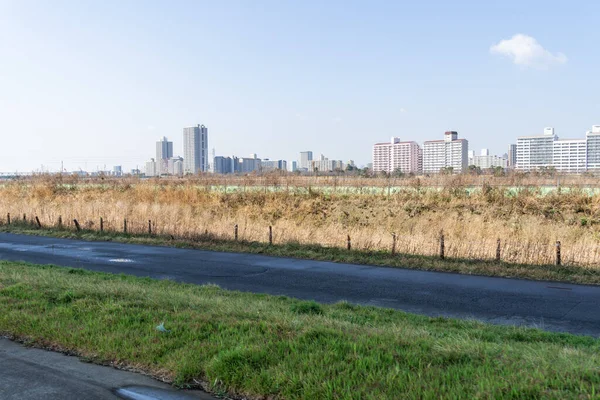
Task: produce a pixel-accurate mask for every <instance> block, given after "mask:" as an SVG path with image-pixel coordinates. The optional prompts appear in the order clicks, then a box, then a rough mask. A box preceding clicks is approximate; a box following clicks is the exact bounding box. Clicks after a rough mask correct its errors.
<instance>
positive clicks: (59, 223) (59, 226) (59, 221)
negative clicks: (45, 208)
mask: <svg viewBox="0 0 600 400" xmlns="http://www.w3.org/2000/svg"><path fill="white" fill-rule="evenodd" d="M62 227H63V223H62V215H59V216H58V229H62Z"/></svg>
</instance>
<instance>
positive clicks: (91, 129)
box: [0, 0, 600, 172]
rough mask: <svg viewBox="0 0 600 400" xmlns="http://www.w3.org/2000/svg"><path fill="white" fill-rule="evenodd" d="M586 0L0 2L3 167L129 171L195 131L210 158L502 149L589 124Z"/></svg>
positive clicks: (591, 27)
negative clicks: (455, 139)
mask: <svg viewBox="0 0 600 400" xmlns="http://www.w3.org/2000/svg"><path fill="white" fill-rule="evenodd" d="M599 15H600V2H598V1H593V0H588V1H579V0H573V1H569V2H565V1H548V0H546V1H535V0H533V1H527V0H520V1H514V0H504V1H501V2H487V1H466V0H465V1H461V0H456V1H452V2H448V1H433V0H421V1H412V0H411V1H401V0H396V1H377V0H373V1H366V0H365V1H352V0H344V1H337V0H327V1H323V0H317V1H312V0H303V1H286V0H276V1H275V0H274V1H262V0H252V1H251V0H246V1H228V0H219V1H213V0H210V1H201V0H194V1H183V0H173V1H166V0H165V1H152V0H144V1H142V0H140V1H134V0H103V1H88V0H78V1H72V0H69V1H62V0H53V1H31V0H14V1H13V0H0V172H13V171H21V172H29V171H40V170H44V171H58V170H59V169H60V166H61V162H63V163H64V167H65V169H67V170H79V169H83V170H88V171H95V170H97V169H104V167H105V166H106V168H107V169H111V168H112V166H113V165H123V167H124V168H125V169H126V170H128V169H131V168H135V167H136V166H139V167H140V168H142V166H143V164H144V162H145V161H147V160H149V159H150V158H151V157H154V156H155V142H156V141H157V140H158V139H159V138H161V137H162V136H166V137H168V138H169V139H170V140H172V141H173V142H174V153H175V155H183V140H182V139H183V133H182V131H183V127H185V126H193V125H196V124H204V125H206V126H207V127H208V132H209V148H210V149H211V151H212V149H213V148H214V149H215V152H216V154H217V155H225V156H226V155H236V156H248V155H249V154H251V153H256V154H258V156H259V157H261V158H270V159H285V160H289V161H291V160H297V159H298V157H299V156H298V153H299V152H300V151H304V150H311V151H313V153H314V154H315V156H318V155H320V154H324V155H325V156H326V157H329V158H330V159H342V160H344V161H347V160H354V161H355V162H356V163H357V164H358V165H365V164H367V163H369V162H371V152H372V145H373V144H374V143H376V142H384V141H388V140H389V139H390V137H392V136H397V137H400V139H401V140H414V141H417V142H419V143H422V142H423V141H425V140H434V139H441V138H442V137H443V132H444V131H447V130H456V131H458V133H459V137H462V138H466V139H468V140H469V148H470V149H472V150H475V151H477V152H478V151H479V150H480V149H481V148H489V149H490V151H491V153H493V154H498V155H501V154H503V153H505V152H506V151H507V148H508V145H509V144H510V143H515V142H516V137H517V136H524V135H532V134H539V133H541V132H542V131H543V128H544V127H546V126H553V127H554V128H555V130H556V133H557V134H558V135H559V137H561V138H583V137H584V135H585V132H586V131H587V130H590V129H591V126H592V125H597V124H600V95H599V94H600V79H598V78H599V72H598V71H600V51H598V43H600V29H599V28H598V16H599Z"/></svg>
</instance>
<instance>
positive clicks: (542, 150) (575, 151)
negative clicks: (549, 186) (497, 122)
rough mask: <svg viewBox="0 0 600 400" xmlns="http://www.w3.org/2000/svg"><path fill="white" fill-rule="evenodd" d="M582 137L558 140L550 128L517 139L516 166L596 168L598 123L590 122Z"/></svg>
mask: <svg viewBox="0 0 600 400" xmlns="http://www.w3.org/2000/svg"><path fill="white" fill-rule="evenodd" d="M585 136H586V137H585V139H560V140H559V139H558V136H557V135H556V134H555V133H554V128H545V129H544V134H543V135H537V136H523V137H520V138H518V139H517V165H516V168H517V169H518V170H521V171H531V170H535V169H538V168H541V167H546V168H548V167H553V168H555V169H556V170H557V171H560V172H572V173H580V172H585V171H588V170H591V171H594V170H600V126H599V125H594V126H593V127H592V130H591V131H589V132H587V133H586V135H585Z"/></svg>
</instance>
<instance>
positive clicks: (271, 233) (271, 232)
mask: <svg viewBox="0 0 600 400" xmlns="http://www.w3.org/2000/svg"><path fill="white" fill-rule="evenodd" d="M269 244H270V245H271V244H273V227H272V226H271V225H269Z"/></svg>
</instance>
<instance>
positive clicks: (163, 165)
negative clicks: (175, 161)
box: [155, 136, 173, 175]
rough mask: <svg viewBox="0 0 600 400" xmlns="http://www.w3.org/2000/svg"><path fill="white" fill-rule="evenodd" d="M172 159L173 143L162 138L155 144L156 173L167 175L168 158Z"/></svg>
mask: <svg viewBox="0 0 600 400" xmlns="http://www.w3.org/2000/svg"><path fill="white" fill-rule="evenodd" d="M171 157H173V142H169V140H168V139H167V138H166V137H164V136H163V138H162V139H160V140H159V141H158V142H156V159H155V160H156V173H157V174H159V175H164V174H167V173H169V168H168V162H169V158H171Z"/></svg>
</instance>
